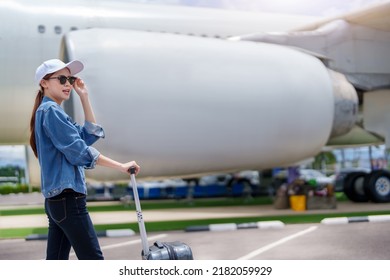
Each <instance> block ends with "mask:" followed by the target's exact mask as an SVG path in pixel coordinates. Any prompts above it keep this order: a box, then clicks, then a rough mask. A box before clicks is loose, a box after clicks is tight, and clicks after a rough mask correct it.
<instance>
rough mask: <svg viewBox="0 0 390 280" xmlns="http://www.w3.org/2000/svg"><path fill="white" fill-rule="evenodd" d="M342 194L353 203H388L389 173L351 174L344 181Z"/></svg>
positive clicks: (389, 194) (389, 190) (389, 195)
mask: <svg viewBox="0 0 390 280" xmlns="http://www.w3.org/2000/svg"><path fill="white" fill-rule="evenodd" d="M344 193H345V195H346V196H347V197H348V198H349V199H350V200H351V201H354V202H367V201H373V202H390V172H388V171H386V170H376V171H373V172H371V173H364V172H353V173H350V174H348V175H347V176H346V177H345V180H344Z"/></svg>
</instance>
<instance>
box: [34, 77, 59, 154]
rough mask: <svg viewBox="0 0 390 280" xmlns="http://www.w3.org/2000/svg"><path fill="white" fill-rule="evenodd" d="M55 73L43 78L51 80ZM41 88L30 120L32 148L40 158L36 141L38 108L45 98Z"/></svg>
mask: <svg viewBox="0 0 390 280" xmlns="http://www.w3.org/2000/svg"><path fill="white" fill-rule="evenodd" d="M53 74H54V73H51V74H47V75H46V76H45V77H43V79H45V80H46V79H48V78H50V77H51V76H52V75H53ZM40 87H41V88H40V89H39V91H38V93H37V96H36V97H35V102H34V107H33V110H32V114H31V120H30V132H31V134H30V146H31V148H32V150H33V152H34V155H35V156H36V157H37V158H38V151H37V144H36V141H35V113H36V112H37V110H38V107H39V105H41V103H42V99H43V97H44V96H45V92H44V90H43V87H42V86H40Z"/></svg>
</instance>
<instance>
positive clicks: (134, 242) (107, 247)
mask: <svg viewBox="0 0 390 280" xmlns="http://www.w3.org/2000/svg"><path fill="white" fill-rule="evenodd" d="M167 236H168V234H159V235H156V236H151V237H148V241H150V240H155V239H161V238H165V237H167ZM138 243H141V239H137V240H131V241H126V242H121V243H117V244H111V245H106V246H102V247H100V249H101V250H102V251H103V250H110V249H115V248H118V247H122V246H129V245H134V244H138ZM69 256H76V254H75V253H70V254H69Z"/></svg>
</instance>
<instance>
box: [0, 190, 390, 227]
mask: <svg viewBox="0 0 390 280" xmlns="http://www.w3.org/2000/svg"><path fill="white" fill-rule="evenodd" d="M43 202H44V199H43V196H42V194H40V193H31V194H9V195H0V210H4V209H20V208H34V207H37V208H42V207H43ZM120 203H121V202H120V201H99V202H94V201H89V202H88V203H87V205H89V206H91V205H103V204H111V205H112V204H120ZM373 211H390V203H371V202H366V203H354V202H351V201H342V202H337V206H336V208H335V209H318V210H306V211H295V210H292V209H290V208H288V209H276V208H275V207H274V205H272V204H270V205H254V206H229V207H203V208H183V209H161V210H143V211H142V213H143V218H144V221H145V222H153V221H175V220H200V219H212V218H234V217H254V216H257V217H263V216H264V217H266V216H277V215H301V214H318V213H322V214H324V213H325V214H326V213H329V214H335V213H353V212H367V213H369V212H373ZM90 216H91V219H92V221H93V223H94V224H95V225H99V224H117V223H134V222H137V215H136V211H135V210H134V209H133V208H131V209H130V208H129V211H128V212H127V211H110V212H90ZM47 224H48V221H47V217H46V215H44V214H43V215H42V214H34V215H20V216H17V215H13V216H0V229H2V228H3V229H5V228H8V229H9V228H28V227H32V228H35V227H47Z"/></svg>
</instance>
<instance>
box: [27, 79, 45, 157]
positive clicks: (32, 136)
mask: <svg viewBox="0 0 390 280" xmlns="http://www.w3.org/2000/svg"><path fill="white" fill-rule="evenodd" d="M43 97H44V93H43V87H42V86H41V89H40V90H39V91H38V94H37V96H36V97H35V103H34V107H33V111H32V115H31V120H30V131H31V134H30V146H31V148H32V150H33V152H34V155H35V156H36V157H37V158H38V151H37V145H36V142H35V112H36V111H37V110H38V107H39V105H40V104H41V102H42V99H43Z"/></svg>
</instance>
